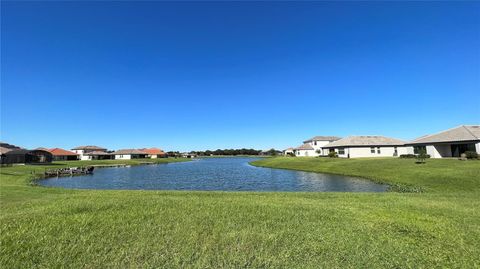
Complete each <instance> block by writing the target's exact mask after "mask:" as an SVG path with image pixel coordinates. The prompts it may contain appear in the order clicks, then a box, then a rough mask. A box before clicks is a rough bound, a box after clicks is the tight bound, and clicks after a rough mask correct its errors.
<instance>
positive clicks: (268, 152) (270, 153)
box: [267, 148, 277, 156]
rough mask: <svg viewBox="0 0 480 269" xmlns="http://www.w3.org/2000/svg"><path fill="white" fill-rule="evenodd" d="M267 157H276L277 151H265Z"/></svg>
mask: <svg viewBox="0 0 480 269" xmlns="http://www.w3.org/2000/svg"><path fill="white" fill-rule="evenodd" d="M267 155H270V156H277V150H275V149H273V148H272V149H270V150H268V151H267Z"/></svg>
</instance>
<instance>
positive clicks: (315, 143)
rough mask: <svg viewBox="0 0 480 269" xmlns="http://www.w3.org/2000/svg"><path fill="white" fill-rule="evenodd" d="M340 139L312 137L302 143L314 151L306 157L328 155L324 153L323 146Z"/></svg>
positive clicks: (336, 137) (335, 137) (326, 152)
mask: <svg viewBox="0 0 480 269" xmlns="http://www.w3.org/2000/svg"><path fill="white" fill-rule="evenodd" d="M340 138H341V137H338V136H314V137H312V138H310V139H308V140H305V141H303V144H309V145H310V146H311V147H312V148H313V150H314V151H313V154H309V155H308V156H326V155H328V150H327V151H324V150H323V146H325V145H327V144H328V143H331V142H333V141H337V140H339V139H340ZM305 153H310V152H305Z"/></svg>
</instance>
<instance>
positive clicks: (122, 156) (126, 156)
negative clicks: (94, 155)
mask: <svg viewBox="0 0 480 269" xmlns="http://www.w3.org/2000/svg"><path fill="white" fill-rule="evenodd" d="M130 159H132V155H130V154H118V155H115V160H130Z"/></svg>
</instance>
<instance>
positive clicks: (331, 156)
mask: <svg viewBox="0 0 480 269" xmlns="http://www.w3.org/2000/svg"><path fill="white" fill-rule="evenodd" d="M328 157H330V158H337V157H338V154H337V153H336V152H335V151H331V152H329V153H328Z"/></svg>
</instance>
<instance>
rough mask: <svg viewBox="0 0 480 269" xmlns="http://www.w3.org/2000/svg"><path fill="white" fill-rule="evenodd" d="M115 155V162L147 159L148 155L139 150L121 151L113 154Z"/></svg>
mask: <svg viewBox="0 0 480 269" xmlns="http://www.w3.org/2000/svg"><path fill="white" fill-rule="evenodd" d="M112 155H115V160H117V159H118V160H130V159H141V158H147V155H148V153H146V152H145V151H141V150H138V149H119V150H117V151H115V152H113V153H112Z"/></svg>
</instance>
